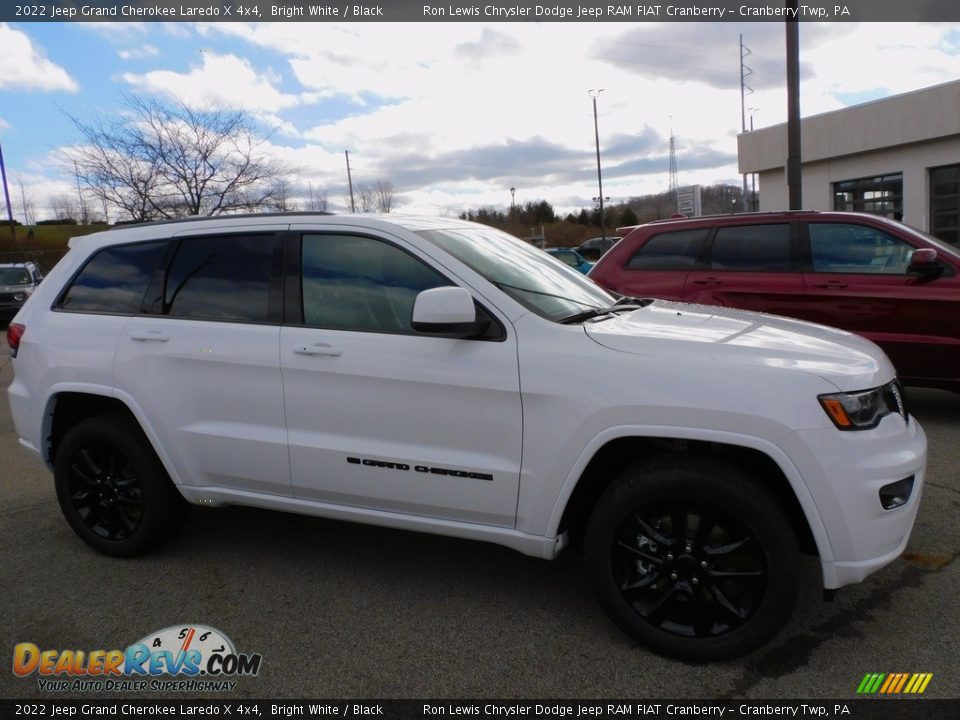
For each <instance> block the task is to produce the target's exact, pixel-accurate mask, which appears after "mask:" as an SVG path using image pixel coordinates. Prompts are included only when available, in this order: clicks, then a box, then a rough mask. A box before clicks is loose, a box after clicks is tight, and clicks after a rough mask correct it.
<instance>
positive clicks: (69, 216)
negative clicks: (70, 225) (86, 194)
mask: <svg viewBox="0 0 960 720" xmlns="http://www.w3.org/2000/svg"><path fill="white" fill-rule="evenodd" d="M50 209H51V210H52V211H53V217H54V218H55V219H56V220H79V217H78V216H79V212H78V208H77V201H76V200H74V198H73V196H72V195H68V194H66V193H64V194H61V195H56V196H53V197H51V198H50Z"/></svg>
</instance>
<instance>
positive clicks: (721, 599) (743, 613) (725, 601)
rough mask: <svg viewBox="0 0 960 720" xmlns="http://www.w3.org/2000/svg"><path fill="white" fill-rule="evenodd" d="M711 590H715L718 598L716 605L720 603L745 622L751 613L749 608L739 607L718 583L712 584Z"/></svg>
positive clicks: (714, 592) (714, 593) (715, 595)
mask: <svg viewBox="0 0 960 720" xmlns="http://www.w3.org/2000/svg"><path fill="white" fill-rule="evenodd" d="M710 590H711V591H712V592H713V595H714V597H716V598H717V602H716V605H719V606H720V607H721V608H723V609H724V610H726V611H727V612H728V613H730V614H731V615H733V616H734V617H735V618H737V620H739V621H740V622H743V621H744V620H745V619H746V618H747V617H748V615H749V614H750V613H749V611H748V610H745V609H738V608H737V607H736V606H735V605H734V604H733V603H732V602H731V601H730V599H729V598H728V597H727V596H726V595H725V594H724V593H723V591H722V590H721V589H720V588H718V587H717V586H716V585H711V586H710Z"/></svg>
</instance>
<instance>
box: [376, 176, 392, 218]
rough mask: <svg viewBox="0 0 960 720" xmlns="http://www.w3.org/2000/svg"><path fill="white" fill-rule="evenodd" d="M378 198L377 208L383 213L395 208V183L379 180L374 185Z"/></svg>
mask: <svg viewBox="0 0 960 720" xmlns="http://www.w3.org/2000/svg"><path fill="white" fill-rule="evenodd" d="M374 194H375V195H376V199H377V209H378V210H379V211H380V212H382V213H389V212H390V210H392V209H393V183H392V182H385V181H384V180H378V181H377V184H376V186H375V187H374Z"/></svg>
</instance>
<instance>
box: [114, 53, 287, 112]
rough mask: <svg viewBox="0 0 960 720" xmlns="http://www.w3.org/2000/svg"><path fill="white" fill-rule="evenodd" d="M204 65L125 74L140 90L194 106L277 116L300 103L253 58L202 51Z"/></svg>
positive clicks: (127, 80) (127, 79)
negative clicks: (259, 68) (185, 69)
mask: <svg viewBox="0 0 960 720" xmlns="http://www.w3.org/2000/svg"><path fill="white" fill-rule="evenodd" d="M201 55H202V60H201V63H200V65H197V66H194V67H193V68H192V69H191V70H190V71H189V72H187V73H177V72H173V71H172V70H153V71H151V72H147V73H143V74H135V73H124V74H123V79H124V81H126V82H127V83H129V84H130V85H132V86H133V87H135V88H137V89H138V90H142V91H145V92H149V93H158V94H163V95H167V96H169V97H172V98H177V99H178V100H182V101H184V102H185V103H187V104H188V105H190V106H192V107H209V106H211V105H217V104H220V105H226V106H227V107H231V108H237V109H243V110H246V111H248V112H251V113H253V114H270V115H273V114H275V113H276V112H277V111H279V110H283V109H284V108H290V107H293V106H295V105H298V104H299V103H300V100H299V99H298V98H297V97H296V96H294V95H288V94H285V93H283V92H281V91H279V90H277V88H276V87H274V85H275V84H277V82H278V78H277V77H276V75H275V74H273V73H271V72H269V71H265V72H257V71H256V70H255V69H254V68H253V66H252V65H251V63H250V61H249V60H246V59H244V58H240V57H237V56H236V55H232V54H227V55H221V54H218V53H215V52H213V51H209V50H204V51H201Z"/></svg>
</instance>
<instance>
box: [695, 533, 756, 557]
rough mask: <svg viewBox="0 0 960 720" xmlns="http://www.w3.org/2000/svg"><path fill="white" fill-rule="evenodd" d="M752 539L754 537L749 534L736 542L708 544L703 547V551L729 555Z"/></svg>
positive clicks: (711, 553) (708, 553) (709, 553)
mask: <svg viewBox="0 0 960 720" xmlns="http://www.w3.org/2000/svg"><path fill="white" fill-rule="evenodd" d="M752 539H753V538H751V537H750V536H749V535H748V536H747V537H745V538H743V539H742V540H737V541H736V542H732V543H727V544H726V545H707V546H706V547H704V548H703V552H705V553H706V554H707V555H729V554H731V553H734V552H736V551H737V550H739V549H740V548H742V547H743V546H744V545H746V544H747V543H748V542H750V541H751V540H752Z"/></svg>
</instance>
